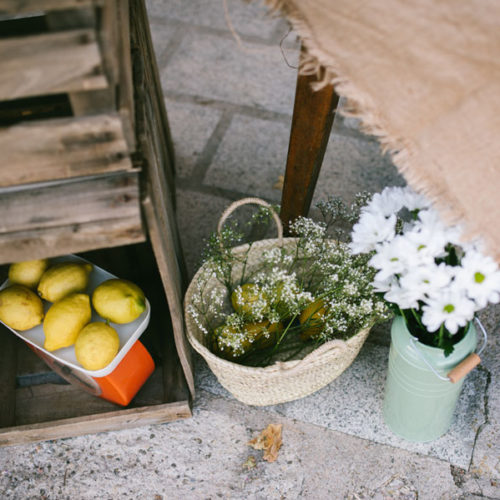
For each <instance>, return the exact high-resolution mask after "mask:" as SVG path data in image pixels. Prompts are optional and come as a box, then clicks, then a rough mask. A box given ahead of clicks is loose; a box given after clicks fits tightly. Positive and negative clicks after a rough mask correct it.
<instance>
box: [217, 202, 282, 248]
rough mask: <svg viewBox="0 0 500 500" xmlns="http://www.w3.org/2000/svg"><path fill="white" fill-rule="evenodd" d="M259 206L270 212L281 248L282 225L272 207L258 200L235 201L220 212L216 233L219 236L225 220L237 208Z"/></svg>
mask: <svg viewBox="0 0 500 500" xmlns="http://www.w3.org/2000/svg"><path fill="white" fill-rule="evenodd" d="M249 204H253V205H261V206H263V207H266V208H268V209H269V211H270V212H271V215H272V216H273V219H274V222H275V223H276V228H277V229H278V240H279V244H280V246H283V224H282V223H281V219H280V218H279V216H278V214H277V213H276V212H275V210H274V209H273V207H272V206H271V205H270V204H269V203H267V201H264V200H261V199H260V198H242V199H241V200H238V201H235V202H233V203H231V205H229V206H228V207H227V208H226V210H224V212H222V215H221V217H220V219H219V223H218V224H217V233H218V235H219V236H220V234H221V231H222V228H223V226H224V223H225V222H226V220H227V218H228V217H229V216H230V215H231V214H232V213H233V212H234V211H235V210H236V209H237V208H238V207H241V206H242V205H249Z"/></svg>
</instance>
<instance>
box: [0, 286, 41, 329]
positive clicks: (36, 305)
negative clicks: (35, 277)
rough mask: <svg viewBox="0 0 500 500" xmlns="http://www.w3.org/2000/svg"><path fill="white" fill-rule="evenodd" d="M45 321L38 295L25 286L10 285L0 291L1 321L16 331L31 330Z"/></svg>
mask: <svg viewBox="0 0 500 500" xmlns="http://www.w3.org/2000/svg"><path fill="white" fill-rule="evenodd" d="M42 319H43V304H42V301H41V299H40V297H38V295H37V294H36V293H35V292H33V291H32V290H30V289H29V288H28V287H26V286H24V285H10V286H8V287H7V288H4V289H3V290H2V291H0V321H2V322H4V323H5V324H6V325H7V326H10V327H11V328H14V330H20V331H24V330H29V329H30V328H33V327H34V326H37V325H39V324H40V323H41V322H42Z"/></svg>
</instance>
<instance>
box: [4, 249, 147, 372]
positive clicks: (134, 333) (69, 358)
mask: <svg viewBox="0 0 500 500" xmlns="http://www.w3.org/2000/svg"><path fill="white" fill-rule="evenodd" d="M56 262H88V261H87V260H85V259H82V258H81V257H78V256H76V255H65V256H62V257H54V258H51V259H50V263H51V264H55V263H56ZM91 264H92V263H91ZM92 265H93V266H94V268H93V270H92V271H91V273H90V275H89V284H88V286H87V288H86V290H84V293H87V294H88V295H89V296H90V297H91V296H92V292H93V291H94V289H95V288H96V287H97V286H98V285H99V284H101V283H102V282H103V281H106V280H109V279H112V278H116V276H115V275H113V274H111V273H108V271H105V270H104V269H101V268H100V267H98V266H96V265H94V264H92ZM9 284H10V282H9V280H6V281H5V282H4V283H2V286H0V290H2V289H3V288H5V287H6V286H8V285H9ZM43 303H44V309H45V312H47V310H48V309H49V307H50V305H51V303H50V302H47V301H45V300H44V301H43ZM150 313H151V306H150V304H149V301H148V300H147V299H146V309H145V310H144V312H143V313H142V314H141V315H140V316H139V317H138V318H137V319H136V320H134V321H132V322H130V323H125V324H117V323H112V322H110V323H109V324H110V326H112V327H113V328H114V329H115V330H116V331H117V332H118V336H119V337H120V349H119V351H118V354H117V355H116V356H115V358H114V359H113V361H112V362H111V363H110V364H109V365H108V366H106V367H105V368H102V369H101V370H85V369H84V368H83V367H82V366H81V365H80V364H79V363H78V361H77V360H76V357H75V349H74V346H70V347H63V348H62V349H57V350H56V351H52V352H50V351H47V350H46V349H44V348H43V343H44V341H45V335H44V333H43V324H40V325H38V326H35V327H34V328H31V329H29V330H25V331H23V332H20V331H18V330H14V329H13V328H10V327H9V326H7V325H5V323H2V322H0V323H2V324H4V325H5V326H6V327H7V328H8V329H9V330H11V331H12V332H14V333H15V334H16V335H17V336H18V337H20V338H21V339H22V340H24V341H25V342H27V343H28V344H31V345H32V346H34V347H35V348H36V349H38V350H40V351H42V352H43V353H44V354H45V355H47V356H48V357H49V358H52V359H54V360H56V361H59V362H60V363H63V364H64V365H67V366H69V367H71V368H73V369H75V370H78V371H80V372H83V373H85V374H87V375H89V376H90V377H104V376H106V375H109V374H110V373H111V372H112V371H113V370H114V369H115V368H116V367H117V366H118V364H119V363H120V361H121V360H122V359H123V357H124V356H125V354H127V352H128V351H129V349H130V348H131V347H132V346H133V345H134V342H135V341H136V340H137V339H138V338H139V337H140V336H141V334H142V333H143V332H144V330H145V329H146V327H147V326H148V323H149V317H150ZM91 321H104V320H103V318H101V317H100V316H99V315H98V314H97V313H96V312H95V311H94V309H93V308H92V319H91Z"/></svg>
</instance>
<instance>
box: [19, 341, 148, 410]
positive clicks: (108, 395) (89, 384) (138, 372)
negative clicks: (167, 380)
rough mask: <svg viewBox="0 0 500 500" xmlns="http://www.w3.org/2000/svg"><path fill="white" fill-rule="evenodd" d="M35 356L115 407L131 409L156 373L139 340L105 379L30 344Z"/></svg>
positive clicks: (60, 374)
mask: <svg viewBox="0 0 500 500" xmlns="http://www.w3.org/2000/svg"><path fill="white" fill-rule="evenodd" d="M28 345H29V346H30V347H31V349H32V350H33V351H34V352H35V354H36V355H37V356H38V357H40V358H41V359H43V360H44V361H45V363H47V365H48V366H49V367H50V368H51V369H52V370H53V371H55V372H56V373H57V374H58V375H59V376H61V377H62V378H64V379H65V380H66V381H68V382H69V383H70V384H72V385H74V386H77V387H80V389H82V390H84V391H85V392H88V393H90V394H92V395H94V396H98V397H100V398H102V399H107V400H108V401H111V402H112V403H116V404H119V405H122V406H127V405H128V404H129V403H130V401H132V399H133V398H134V396H135V395H136V394H137V392H138V391H139V389H140V388H141V387H142V386H143V385H144V382H146V380H147V379H148V378H149V377H150V376H151V374H152V373H153V371H154V369H155V364H154V361H153V358H152V357H151V355H150V354H149V352H148V351H147V349H146V348H145V347H144V345H143V344H142V342H141V341H139V340H136V341H135V343H134V344H133V345H132V347H131V348H130V349H129V350H128V352H127V353H126V354H125V356H124V357H123V359H122V360H121V361H120V363H118V365H117V366H116V367H115V368H114V369H113V371H111V372H110V373H109V375H104V376H103V377H92V376H91V375H89V374H88V372H86V371H80V370H75V369H72V368H70V367H69V366H68V365H67V364H65V363H63V362H61V361H59V360H57V359H56V358H54V357H53V356H49V355H47V353H45V352H44V351H42V350H41V349H39V348H37V347H35V346H34V345H32V344H28Z"/></svg>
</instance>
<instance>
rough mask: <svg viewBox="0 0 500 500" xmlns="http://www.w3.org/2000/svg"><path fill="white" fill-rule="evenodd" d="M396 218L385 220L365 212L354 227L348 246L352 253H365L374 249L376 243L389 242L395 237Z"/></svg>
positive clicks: (381, 216) (380, 216)
mask: <svg viewBox="0 0 500 500" xmlns="http://www.w3.org/2000/svg"><path fill="white" fill-rule="evenodd" d="M395 225H396V216H395V215H391V216H390V217H388V218H386V217H384V216H383V215H376V214H372V213H369V212H366V213H364V214H362V215H361V217H360V219H359V222H358V223H357V224H355V225H354V227H353V233H352V242H351V244H350V245H349V247H350V248H351V250H352V252H353V253H365V252H370V251H371V250H374V249H375V246H376V245H377V243H381V242H383V241H390V240H391V239H392V238H394V235H395Z"/></svg>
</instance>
